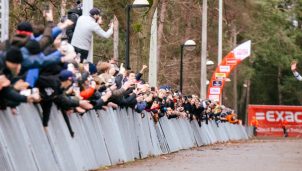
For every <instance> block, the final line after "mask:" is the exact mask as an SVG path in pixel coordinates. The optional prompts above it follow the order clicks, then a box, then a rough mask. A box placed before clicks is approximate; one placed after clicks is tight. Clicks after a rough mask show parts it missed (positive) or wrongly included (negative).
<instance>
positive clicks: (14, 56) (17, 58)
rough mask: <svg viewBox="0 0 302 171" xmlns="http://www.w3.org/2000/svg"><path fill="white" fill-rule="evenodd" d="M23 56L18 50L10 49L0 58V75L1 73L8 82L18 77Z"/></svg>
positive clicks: (15, 48)
mask: <svg viewBox="0 0 302 171" xmlns="http://www.w3.org/2000/svg"><path fill="white" fill-rule="evenodd" d="M22 62H23V56H22V53H21V51H20V49H19V48H17V47H14V46H13V47H10V48H9V49H8V50H7V51H6V53H5V55H4V56H3V57H0V73H3V74H4V75H5V76H6V77H7V78H8V79H9V80H11V79H12V78H13V77H14V76H16V75H18V74H19V73H20V70H21V63H22Z"/></svg>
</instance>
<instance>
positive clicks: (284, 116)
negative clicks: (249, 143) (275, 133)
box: [256, 111, 302, 123]
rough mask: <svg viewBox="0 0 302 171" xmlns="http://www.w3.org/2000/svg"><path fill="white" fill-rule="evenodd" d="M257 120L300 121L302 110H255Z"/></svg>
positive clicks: (301, 120)
mask: <svg viewBox="0 0 302 171" xmlns="http://www.w3.org/2000/svg"><path fill="white" fill-rule="evenodd" d="M256 119H257V120H259V121H260V120H267V121H268V122H282V121H287V122H296V123H302V112H292V111H267V112H256Z"/></svg>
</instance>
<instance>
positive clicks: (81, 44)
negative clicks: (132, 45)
mask: <svg viewBox="0 0 302 171" xmlns="http://www.w3.org/2000/svg"><path fill="white" fill-rule="evenodd" d="M89 14H90V16H81V17H79V19H78V21H77V24H76V27H75V30H74V34H73V37H72V40H71V44H72V45H73V46H74V48H75V51H76V53H79V54H81V56H80V57H81V63H82V62H83V60H84V59H87V57H88V53H89V49H90V47H91V40H92V34H93V32H94V33H96V34H97V35H98V36H100V37H104V38H109V37H110V36H111V35H112V34H113V22H111V23H110V25H109V26H110V28H109V29H108V30H107V31H104V30H103V29H102V28H101V27H100V25H102V24H103V20H102V16H101V10H99V9H97V8H93V9H91V10H90V11H89Z"/></svg>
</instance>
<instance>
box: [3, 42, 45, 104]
mask: <svg viewBox="0 0 302 171" xmlns="http://www.w3.org/2000/svg"><path fill="white" fill-rule="evenodd" d="M22 62H23V56H22V53H21V51H20V50H19V49H18V48H17V47H11V48H10V49H8V50H7V51H6V53H5V55H4V54H3V55H2V56H1V57H0V75H1V76H2V80H3V81H4V82H3V83H2V84H3V85H2V90H0V106H1V109H5V108H6V107H13V108H15V107H16V106H18V105H19V104H20V103H22V102H23V103H26V102H36V101H39V100H40V96H39V95H38V94H36V93H35V94H27V96H25V95H21V94H20V93H19V92H20V91H21V90H25V89H26V88H27V87H28V84H27V83H25V82H24V81H23V80H20V79H19V77H18V74H19V73H20V70H21V63H22ZM4 77H5V78H4Z"/></svg>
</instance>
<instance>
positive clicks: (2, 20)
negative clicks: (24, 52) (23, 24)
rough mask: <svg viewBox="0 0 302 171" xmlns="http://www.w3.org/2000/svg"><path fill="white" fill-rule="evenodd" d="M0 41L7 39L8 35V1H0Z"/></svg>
mask: <svg viewBox="0 0 302 171" xmlns="http://www.w3.org/2000/svg"><path fill="white" fill-rule="evenodd" d="M0 13H1V15H0V41H1V42H2V41H5V40H7V39H8V35H9V29H8V27H9V1H8V0H0Z"/></svg>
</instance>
